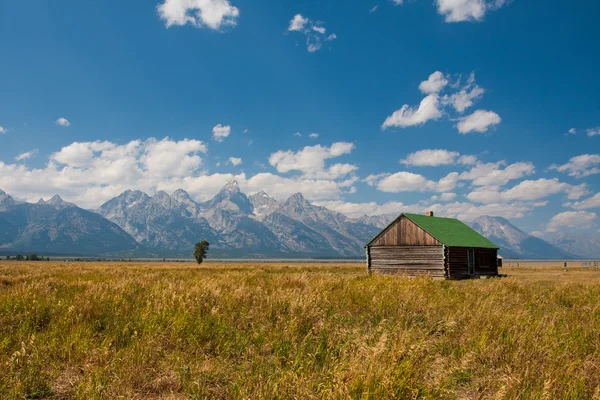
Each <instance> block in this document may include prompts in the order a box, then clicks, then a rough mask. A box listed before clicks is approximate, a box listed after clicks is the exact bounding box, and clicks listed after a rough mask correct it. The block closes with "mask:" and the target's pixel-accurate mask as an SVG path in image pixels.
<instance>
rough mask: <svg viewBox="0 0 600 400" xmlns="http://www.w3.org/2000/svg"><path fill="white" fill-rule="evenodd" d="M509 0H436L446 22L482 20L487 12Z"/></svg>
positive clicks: (439, 11)
mask: <svg viewBox="0 0 600 400" xmlns="http://www.w3.org/2000/svg"><path fill="white" fill-rule="evenodd" d="M508 1H509V0H490V1H485V0H436V2H437V9H438V13H439V14H441V15H443V16H444V17H445V20H446V22H464V21H481V20H482V19H483V17H484V16H485V14H486V12H488V11H493V10H497V9H498V8H500V7H502V6H503V5H504V4H506V3H508Z"/></svg>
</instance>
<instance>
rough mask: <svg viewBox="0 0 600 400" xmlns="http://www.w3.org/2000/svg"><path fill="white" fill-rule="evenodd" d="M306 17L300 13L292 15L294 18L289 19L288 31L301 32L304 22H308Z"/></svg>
mask: <svg viewBox="0 0 600 400" xmlns="http://www.w3.org/2000/svg"><path fill="white" fill-rule="evenodd" d="M308 22H309V20H308V18H304V17H303V16H302V14H296V15H294V18H292V20H291V21H290V26H289V27H288V31H290V32H294V31H295V32H302V31H303V30H304V27H305V26H306V24H308Z"/></svg>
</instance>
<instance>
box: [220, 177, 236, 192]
mask: <svg viewBox="0 0 600 400" xmlns="http://www.w3.org/2000/svg"><path fill="white" fill-rule="evenodd" d="M221 192H234V193H237V192H240V185H239V183H238V181H236V180H233V181H231V182H228V183H227V184H226V185H225V186H223V188H222V189H221Z"/></svg>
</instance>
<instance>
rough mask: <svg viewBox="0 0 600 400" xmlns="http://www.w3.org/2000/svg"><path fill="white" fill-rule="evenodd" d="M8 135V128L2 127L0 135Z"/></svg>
mask: <svg viewBox="0 0 600 400" xmlns="http://www.w3.org/2000/svg"><path fill="white" fill-rule="evenodd" d="M5 133H6V128H4V127H3V126H0V135H2V134H5Z"/></svg>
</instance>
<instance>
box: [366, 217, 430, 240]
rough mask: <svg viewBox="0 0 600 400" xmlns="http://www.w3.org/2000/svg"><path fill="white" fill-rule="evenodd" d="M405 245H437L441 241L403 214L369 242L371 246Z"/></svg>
mask: <svg viewBox="0 0 600 400" xmlns="http://www.w3.org/2000/svg"><path fill="white" fill-rule="evenodd" d="M405 245H414V246H438V245H441V243H440V242H439V241H438V240H437V239H436V238H434V237H433V236H431V235H430V234H429V233H427V232H425V231H424V230H423V229H421V228H420V227H419V226H418V225H417V224H415V223H414V222H412V221H411V220H410V219H408V218H406V217H404V216H403V217H402V218H400V219H399V220H398V221H396V223H395V224H394V225H392V226H390V227H389V229H388V230H387V231H385V232H384V233H383V235H381V236H380V237H379V238H377V240H375V242H373V243H372V244H371V246H372V247H377V246H405Z"/></svg>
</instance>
